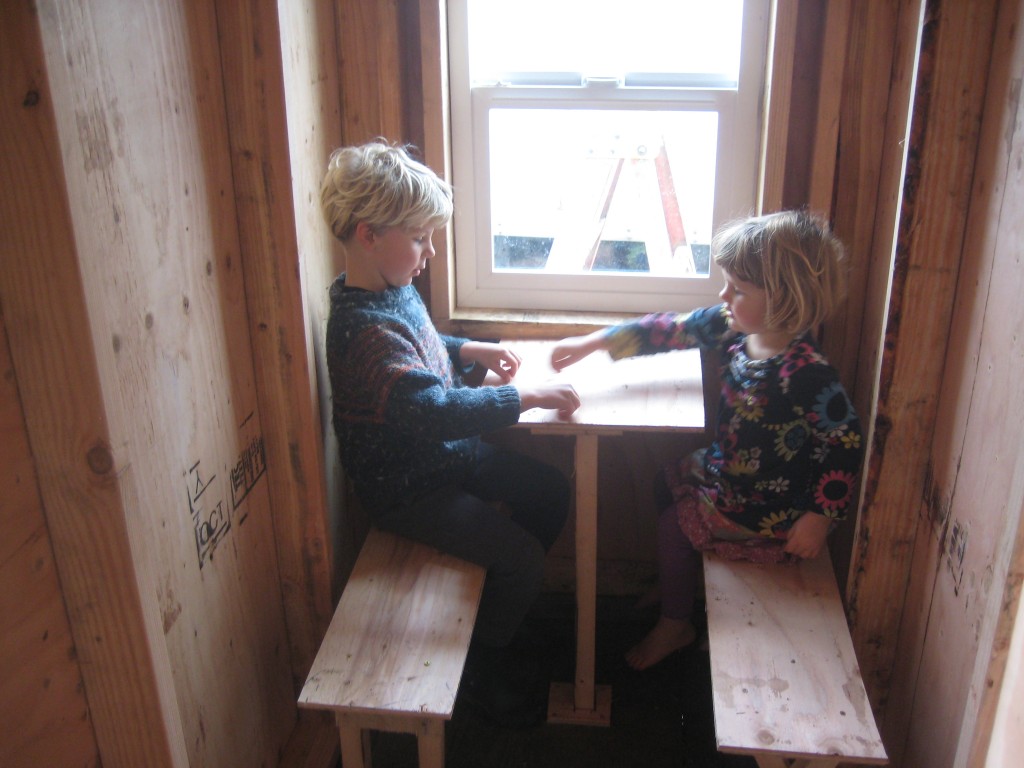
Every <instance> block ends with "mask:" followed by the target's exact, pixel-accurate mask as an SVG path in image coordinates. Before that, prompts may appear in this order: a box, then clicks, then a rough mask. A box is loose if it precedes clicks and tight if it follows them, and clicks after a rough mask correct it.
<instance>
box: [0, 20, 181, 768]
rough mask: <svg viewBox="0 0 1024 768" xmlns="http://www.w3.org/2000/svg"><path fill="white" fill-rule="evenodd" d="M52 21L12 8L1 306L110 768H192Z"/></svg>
mask: <svg viewBox="0 0 1024 768" xmlns="http://www.w3.org/2000/svg"><path fill="white" fill-rule="evenodd" d="M37 10H38V11H39V12H38V13H37ZM44 11H45V9H37V8H35V7H30V5H29V4H28V3H4V4H3V5H0V14H2V15H0V56H2V59H0V61H2V67H0V71H2V72H3V73H4V76H3V78H2V79H0V88H2V100H0V110H2V119H0V170H2V175H3V178H5V179H8V180H17V183H9V184H7V185H5V186H4V194H3V195H2V196H0V301H2V302H3V311H4V318H5V322H6V328H7V336H8V339H9V342H10V347H11V357H12V360H13V362H14V368H15V378H16V380H17V381H18V386H19V391H20V394H21V400H22V405H23V408H24V413H25V423H26V425H27V428H28V433H29V440H30V445H31V451H32V455H33V457H34V459H35V469H36V474H37V477H38V480H39V489H40V495H41V497H42V500H43V505H44V513H45V516H46V520H47V525H48V528H49V532H50V535H51V539H52V542H53V549H54V554H55V557H56V562H57V569H58V575H59V579H60V584H61V587H62V590H63V593H64V599H65V602H66V605H67V609H68V616H69V620H70V624H71V629H72V633H73V636H74V641H75V649H76V654H77V658H78V659H79V660H80V661H81V669H82V677H83V680H84V682H85V685H86V688H87V697H88V702H89V709H90V713H91V717H92V722H93V724H94V727H95V734H96V743H97V746H98V748H99V750H100V752H101V756H102V761H103V764H104V765H107V766H125V767H126V768H127V767H128V766H138V765H146V766H171V765H174V766H183V765H186V764H187V757H186V753H185V749H184V740H183V737H182V729H181V721H180V718H179V716H178V712H177V707H176V702H175V700H174V691H173V687H172V686H171V685H170V680H171V669H170V661H169V658H168V655H167V652H166V648H165V646H164V644H163V642H162V639H161V628H160V614H159V610H158V608H157V605H156V601H155V600H153V599H152V595H151V592H149V590H150V588H151V586H152V584H154V583H155V582H154V581H153V579H152V577H151V571H150V570H149V567H148V565H149V564H148V562H143V563H142V564H141V567H139V566H137V564H136V563H135V562H134V558H133V554H134V553H133V549H132V547H133V545H134V541H133V537H134V534H135V530H133V529H131V528H132V526H131V523H132V522H133V521H132V517H131V515H130V514H129V512H128V509H127V507H126V505H125V504H124V501H123V497H122V494H121V490H122V488H121V479H120V478H121V475H120V473H121V472H122V470H123V469H124V467H123V465H118V464H116V463H115V458H114V454H113V448H114V446H113V440H112V439H111V432H110V429H109V425H108V423H107V419H106V404H105V402H104V400H103V396H102V388H101V383H100V376H99V372H98V367H97V364H96V358H95V349H94V343H93V338H92V336H91V333H90V323H89V314H88V305H87V301H86V298H85V291H84V287H83V283H82V280H81V277H80V273H79V268H78V263H77V257H78V252H77V243H76V242H75V241H74V237H73V226H72V216H71V211H70V201H69V194H68V190H67V188H66V185H65V184H64V170H65V163H64V160H63V157H62V152H61V148H60V144H59V141H58V131H57V123H58V120H59V115H58V114H57V112H56V107H55V97H56V93H55V89H54V88H53V87H52V81H51V80H50V75H51V69H50V67H51V62H49V61H48V60H47V56H46V52H45V50H44V46H43V37H44V36H43V29H44V28H45V27H46V26H47V24H48V22H49V19H47V18H44V17H45V13H44ZM80 63H81V62H79V61H77V60H75V59H74V58H71V59H70V60H68V59H65V60H62V61H60V62H59V63H58V64H57V65H56V66H57V67H58V68H68V67H76V66H79V65H80ZM83 117H84V116H83ZM86 122H87V121H86ZM71 125H72V126H75V125H76V122H75V121H74V120H72V121H71ZM72 130H73V128H72ZM102 146H106V145H102V144H101V147H102ZM89 156H90V157H92V158H96V157H99V158H103V157H108V156H109V155H107V154H104V153H103V152H102V151H99V150H98V151H96V152H91V153H90V154H89ZM106 213H107V215H108V216H109V215H110V213H111V211H110V209H109V208H108V209H107V211H106ZM125 723H131V724H132V727H131V728H125V727H124V724H125ZM54 738H59V737H56V736H54Z"/></svg>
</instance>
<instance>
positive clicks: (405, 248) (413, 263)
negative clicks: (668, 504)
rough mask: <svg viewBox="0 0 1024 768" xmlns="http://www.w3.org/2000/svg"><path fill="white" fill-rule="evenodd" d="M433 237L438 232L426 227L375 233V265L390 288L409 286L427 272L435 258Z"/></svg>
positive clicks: (394, 229) (399, 228) (386, 230)
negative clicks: (424, 271) (417, 276)
mask: <svg viewBox="0 0 1024 768" xmlns="http://www.w3.org/2000/svg"><path fill="white" fill-rule="evenodd" d="M433 233H434V230H433V229H431V228H430V227H426V226H424V227H411V228H406V227H389V228H388V229H385V230H382V231H380V232H376V233H374V241H373V245H372V251H373V256H374V264H375V266H376V271H377V272H378V274H379V275H380V277H381V279H382V280H383V282H384V283H386V285H387V286H390V287H392V288H400V287H402V286H406V285H409V284H410V283H412V279H413V278H414V277H416V275H418V274H420V272H422V271H423V270H424V269H426V268H427V260H428V259H431V258H433V257H434V245H433V243H432V242H431V236H432V235H433ZM382 288H383V286H382Z"/></svg>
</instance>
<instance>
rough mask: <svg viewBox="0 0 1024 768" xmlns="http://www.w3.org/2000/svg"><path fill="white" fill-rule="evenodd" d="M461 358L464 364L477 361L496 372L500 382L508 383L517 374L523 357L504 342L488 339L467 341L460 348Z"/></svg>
mask: <svg viewBox="0 0 1024 768" xmlns="http://www.w3.org/2000/svg"><path fill="white" fill-rule="evenodd" d="M459 359H460V361H461V362H462V364H463V365H469V364H470V363H476V364H477V365H482V366H484V367H485V368H486V369H487V370H489V371H491V372H492V373H494V374H495V375H496V376H497V377H498V379H499V381H500V383H502V384H508V383H509V382H510V381H512V377H513V376H515V375H516V372H517V371H518V370H519V366H520V365H522V362H523V360H522V358H520V357H519V355H517V354H516V353H515V352H513V351H512V350H511V349H509V348H508V347H506V346H504V345H503V344H492V343H490V342H486V341H467V342H466V343H465V344H463V345H462V347H461V348H460V349H459Z"/></svg>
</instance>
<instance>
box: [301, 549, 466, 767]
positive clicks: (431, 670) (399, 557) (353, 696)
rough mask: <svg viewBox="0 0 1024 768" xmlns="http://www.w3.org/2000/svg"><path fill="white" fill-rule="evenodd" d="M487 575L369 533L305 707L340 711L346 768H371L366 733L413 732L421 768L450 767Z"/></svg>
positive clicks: (310, 678)
mask: <svg viewBox="0 0 1024 768" xmlns="http://www.w3.org/2000/svg"><path fill="white" fill-rule="evenodd" d="M484 574H485V570H484V569H483V568H481V567H480V566H478V565H473V564H472V563H467V562H465V561H463V560H459V559H457V558H455V557H452V556H451V555H446V554H443V553H441V552H439V551H438V550H436V549H434V548H432V547H428V546H425V545H423V544H420V543H417V542H414V541H410V540H409V539H404V538H401V537H399V536H395V535H394V534H390V533H385V532H383V531H379V530H377V529H371V530H370V533H369V534H368V535H367V537H366V541H365V542H364V543H363V547H362V549H361V550H360V553H359V557H358V559H357V560H356V564H355V567H354V568H353V570H352V575H351V576H350V577H349V580H348V583H347V584H346V586H345V589H344V592H343V593H342V596H341V600H340V601H339V603H338V607H337V609H336V610H335V612H334V618H333V619H332V620H331V625H330V627H329V628H328V630H327V635H326V636H325V637H324V640H323V643H322V644H321V645H320V649H319V651H318V652H317V655H316V659H315V660H314V661H313V666H312V668H311V669H310V671H309V676H308V677H307V679H306V683H305V685H304V686H303V689H302V693H301V694H300V695H299V706H301V707H309V708H315V709H327V710H331V711H333V712H334V713H335V716H336V717H337V721H338V730H339V732H340V735H341V757H342V762H343V764H344V765H345V768H356V767H357V766H364V767H365V768H370V766H371V765H372V758H371V755H370V739H369V735H370V733H369V732H370V731H371V730H381V731H396V732H400V733H412V734H415V736H416V739H417V747H418V754H419V764H420V768H442V767H443V766H444V721H445V720H450V719H451V716H452V709H453V708H454V706H455V694H456V693H457V691H458V688H459V681H460V680H461V678H462V670H463V667H464V665H465V662H466V653H467V651H468V649H469V640H470V636H471V635H472V633H473V625H474V623H475V621H476V614H477V608H478V606H479V603H480V594H481V591H482V590H483V583H484Z"/></svg>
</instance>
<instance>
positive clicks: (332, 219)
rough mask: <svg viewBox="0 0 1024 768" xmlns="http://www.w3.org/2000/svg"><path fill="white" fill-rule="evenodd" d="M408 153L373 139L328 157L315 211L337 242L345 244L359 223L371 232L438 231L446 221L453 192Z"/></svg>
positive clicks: (450, 209) (450, 212)
mask: <svg viewBox="0 0 1024 768" xmlns="http://www.w3.org/2000/svg"><path fill="white" fill-rule="evenodd" d="M408 150H409V148H407V147H402V146H397V145H391V144H388V143H387V142H385V141H384V140H383V139H378V140H375V141H371V142H370V143H368V144H363V145H362V146H358V147H342V148H340V149H336V150H334V152H332V153H331V158H330V161H329V162H328V164H327V173H326V174H325V175H324V180H323V184H322V185H321V187H320V209H321V211H322V212H323V215H324V220H325V221H326V222H327V226H329V227H330V228H331V232H332V233H333V234H334V236H335V237H336V238H338V239H339V240H341V241H342V242H345V241H346V240H348V238H349V237H351V236H352V233H353V232H354V231H355V228H356V224H358V223H359V222H360V221H365V222H366V223H367V224H369V225H370V227H371V228H372V229H374V230H383V229H387V228H390V227H403V228H418V227H430V228H431V229H437V228H438V227H443V226H444V225H445V224H446V223H447V222H448V220H449V219H450V218H451V216H452V188H451V187H450V186H449V185H448V183H447V182H446V181H444V180H443V179H440V178H438V176H437V174H435V173H434V172H433V171H432V170H431V169H430V168H428V167H427V166H425V165H424V164H423V163H421V162H419V161H417V160H414V159H413V158H412V156H411V155H410V154H409V151H408Z"/></svg>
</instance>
